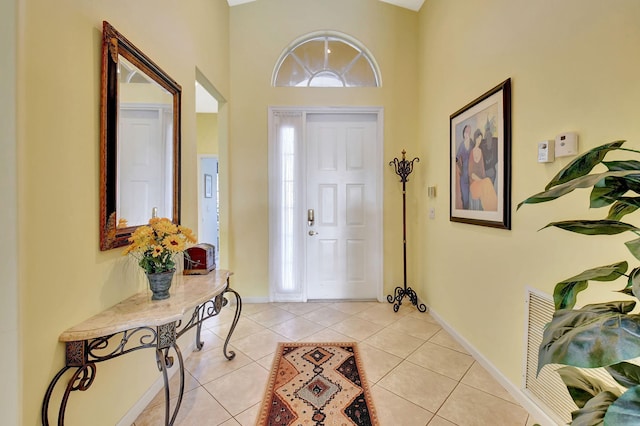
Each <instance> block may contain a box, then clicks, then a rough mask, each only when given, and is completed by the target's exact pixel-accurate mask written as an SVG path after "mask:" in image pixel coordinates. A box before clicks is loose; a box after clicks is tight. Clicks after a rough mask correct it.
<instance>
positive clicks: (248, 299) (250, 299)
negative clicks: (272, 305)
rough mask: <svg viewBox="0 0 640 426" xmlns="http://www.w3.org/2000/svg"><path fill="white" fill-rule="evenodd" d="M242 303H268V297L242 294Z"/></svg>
mask: <svg viewBox="0 0 640 426" xmlns="http://www.w3.org/2000/svg"><path fill="white" fill-rule="evenodd" d="M242 303H269V298H268V297H244V296H242Z"/></svg>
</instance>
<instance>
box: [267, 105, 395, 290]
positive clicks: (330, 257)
mask: <svg viewBox="0 0 640 426" xmlns="http://www.w3.org/2000/svg"><path fill="white" fill-rule="evenodd" d="M382 113H383V111H382V109H381V108H324V109H323V108H293V109H292V108H275V107H274V108H270V113H269V206H270V209H269V210H270V212H271V213H270V218H269V235H270V236H269V238H270V251H269V257H270V297H271V300H272V301H306V300H307V299H351V300H364V299H377V300H382V167H381V165H382V146H383V140H382V135H383V132H382V122H383V117H382Z"/></svg>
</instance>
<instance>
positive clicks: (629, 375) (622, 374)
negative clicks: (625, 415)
mask: <svg viewBox="0 0 640 426" xmlns="http://www.w3.org/2000/svg"><path fill="white" fill-rule="evenodd" d="M605 368H606V369H607V371H608V372H609V374H611V377H613V379H614V380H615V381H616V382H618V383H620V384H621V385H622V386H624V387H625V388H633V387H636V386H638V385H640V366H639V365H637V364H632V363H630V362H621V363H619V364H614V365H610V366H608V367H605ZM638 424H640V423H638Z"/></svg>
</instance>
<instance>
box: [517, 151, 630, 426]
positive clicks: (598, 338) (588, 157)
mask: <svg viewBox="0 0 640 426" xmlns="http://www.w3.org/2000/svg"><path fill="white" fill-rule="evenodd" d="M624 142H625V141H615V142H612V143H609V144H605V145H602V146H599V147H597V148H594V149H592V150H590V151H588V152H586V153H584V154H582V155H580V156H579V157H577V158H576V159H575V160H573V161H572V162H571V163H570V164H568V165H567V166H566V167H564V168H563V169H562V170H561V171H560V172H559V173H558V174H557V175H556V176H555V177H554V178H553V179H551V181H550V182H549V183H548V184H547V186H546V187H545V190H544V191H543V192H540V193H538V194H535V195H533V196H531V197H529V198H527V199H526V200H524V201H523V202H522V203H520V204H519V205H518V209H519V208H520V207H521V206H522V205H523V204H534V203H542V202H548V201H552V200H555V199H557V198H560V197H562V196H564V195H566V194H568V193H570V192H572V191H573V190H574V189H578V188H591V194H590V207H592V208H600V207H609V209H608V213H607V215H606V217H605V218H604V219H600V220H567V221H561V222H552V223H549V224H548V225H547V226H545V228H548V227H555V228H560V229H563V230H566V231H570V232H575V233H578V234H583V235H614V234H620V233H623V232H631V233H633V234H634V239H632V240H630V241H628V242H626V243H625V246H626V247H627V249H628V250H629V251H630V252H631V254H632V255H633V256H634V257H635V258H636V259H640V238H638V236H639V235H640V229H639V228H637V227H636V226H634V225H633V224H630V223H627V222H625V221H623V220H622V219H623V218H624V216H626V215H627V214H630V213H633V212H635V211H636V210H637V209H638V208H640V161H638V160H633V159H631V160H622V161H604V157H605V156H606V155H607V154H608V153H609V152H611V151H625V152H631V153H633V154H640V151H636V150H630V149H626V148H622V145H623V143H624ZM596 166H599V168H600V167H601V166H604V167H602V171H594V168H596ZM543 229H544V228H543ZM616 279H622V280H623V281H624V285H623V286H622V288H621V289H620V293H622V294H624V295H626V296H630V298H629V297H626V298H624V299H625V300H620V301H612V302H611V301H606V302H603V303H595V304H589V305H586V306H582V307H580V308H576V307H575V305H576V296H577V295H578V293H580V292H582V291H584V290H586V289H587V288H588V286H589V282H590V281H613V280H616ZM639 297H640V266H636V267H635V268H633V269H631V270H630V271H629V265H628V263H627V261H620V262H617V263H614V264H611V265H605V266H599V267H596V268H592V269H588V270H586V271H584V272H582V273H580V274H578V275H575V276H573V277H571V278H567V279H565V280H562V281H560V282H559V283H557V284H556V286H555V288H554V291H553V300H554V304H555V313H554V315H553V319H552V321H551V322H550V323H549V324H547V326H546V328H545V330H544V335H543V340H542V343H541V345H540V349H539V356H538V372H539V371H540V370H541V369H542V367H544V366H545V365H546V364H550V363H556V364H563V365H566V366H567V367H562V368H560V369H559V370H558V373H559V374H560V376H561V378H562V380H563V382H564V383H565V385H566V386H567V389H568V390H569V394H570V395H571V397H572V398H573V400H574V402H575V403H576V405H577V407H578V409H577V410H576V411H574V412H573V413H572V419H573V421H572V424H573V425H574V426H576V425H601V424H604V425H611V426H613V425H615V426H627V425H640V366H638V365H637V364H636V363H633V362H630V361H632V360H633V359H634V358H637V357H640V315H638V314H634V313H632V310H633V309H634V307H635V305H636V301H635V300H634V299H638V298H639ZM576 367H579V368H576ZM596 367H604V368H605V369H606V371H607V372H608V373H609V374H610V375H611V377H612V378H613V379H614V380H615V382H617V384H619V386H612V385H610V384H607V383H603V382H602V380H597V379H594V378H592V377H591V376H590V375H588V374H585V372H586V371H588V370H582V369H583V368H587V369H588V368H596Z"/></svg>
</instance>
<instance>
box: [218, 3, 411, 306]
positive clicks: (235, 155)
mask: <svg viewBox="0 0 640 426" xmlns="http://www.w3.org/2000/svg"><path fill="white" fill-rule="evenodd" d="M417 24H418V15H417V14H416V13H415V12H412V11H409V10H407V9H402V8H399V7H394V6H391V5H389V4H386V3H383V2H379V1H376V0H349V1H348V2H347V1H343V0H323V1H321V2H320V1H316V0H261V1H257V2H255V3H248V4H244V5H240V6H236V7H233V8H232V9H231V87H232V94H233V99H232V101H231V102H230V134H231V136H230V137H231V140H232V142H231V143H230V146H229V150H230V151H229V160H230V163H229V171H230V185H231V186H230V190H229V194H230V197H231V200H230V205H231V211H232V216H231V218H230V223H229V241H230V243H231V247H230V266H231V269H232V270H233V271H234V272H235V276H234V283H235V285H236V287H237V288H238V289H239V291H240V292H241V294H242V295H243V297H262V298H266V297H268V294H269V293H268V276H269V270H268V259H269V245H268V241H269V240H268V229H269V218H268V182H267V181H268V167H267V166H268V158H267V147H268V138H267V136H268V134H267V133H268V132H267V109H268V107H269V106H285V105H287V106H300V105H314V106H345V105H347V106H354V105H357V106H382V107H384V117H385V121H384V139H385V146H384V153H383V158H384V159H385V161H387V162H388V161H389V160H391V159H392V158H393V157H397V156H399V155H400V151H401V150H402V148H407V150H408V151H409V153H411V152H412V151H413V150H415V148H414V147H415V145H416V129H417V114H416V112H417V111H416V109H417V101H418V98H417V96H416V94H417V92H416V88H415V82H416V81H417V79H416V78H417V50H416V47H417V34H418V32H417ZM319 30H333V31H339V32H343V33H346V34H348V35H350V36H352V37H355V38H356V39H357V40H359V41H360V42H361V43H363V44H364V45H365V46H366V47H367V48H368V49H369V50H370V51H371V52H372V54H373V56H374V57H375V59H376V60H377V62H378V65H379V66H380V69H381V73H382V82H383V86H382V87H381V88H349V89H317V88H284V87H275V88H274V87H271V76H272V72H273V68H274V66H275V63H276V61H277V59H278V58H279V57H280V54H281V53H282V51H283V50H284V49H285V48H286V47H287V46H288V45H289V44H290V43H292V42H293V41H294V40H295V39H297V38H299V37H301V36H303V35H305V34H308V33H310V32H314V31H319ZM385 164H386V163H385ZM381 167H384V166H383V165H381ZM384 192H385V199H384V229H385V232H384V283H385V291H387V292H388V291H390V290H392V289H393V286H395V285H397V284H398V281H399V280H402V246H401V244H402V242H401V236H400V235H401V234H400V233H401V229H402V228H401V226H402V225H401V220H402V219H401V209H400V208H399V201H400V197H401V192H400V184H399V182H398V179H397V176H395V175H394V174H393V171H392V170H391V168H389V167H388V166H387V167H385V170H384ZM256 218H259V219H260V220H256Z"/></svg>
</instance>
